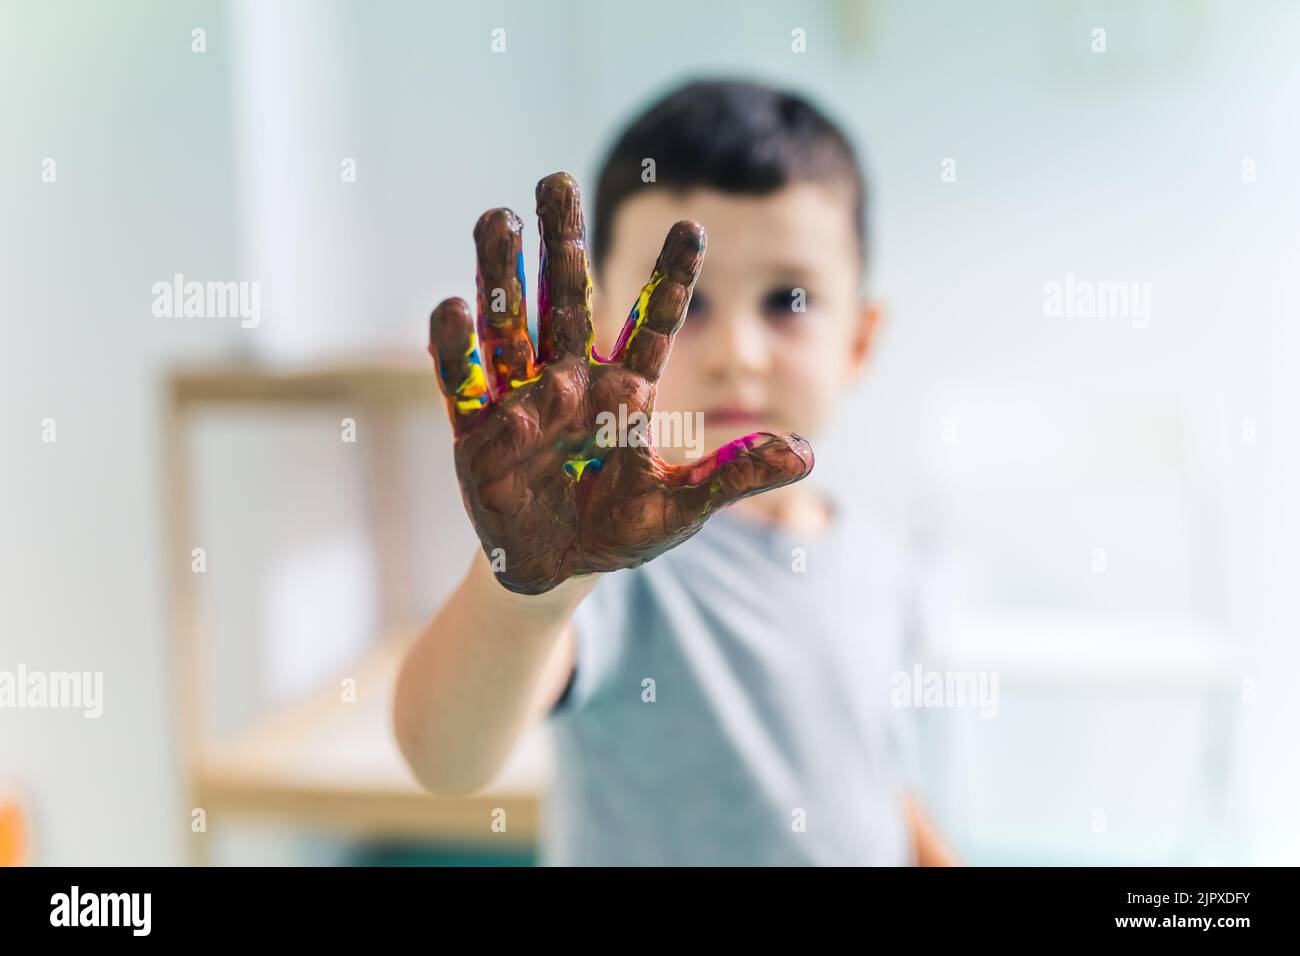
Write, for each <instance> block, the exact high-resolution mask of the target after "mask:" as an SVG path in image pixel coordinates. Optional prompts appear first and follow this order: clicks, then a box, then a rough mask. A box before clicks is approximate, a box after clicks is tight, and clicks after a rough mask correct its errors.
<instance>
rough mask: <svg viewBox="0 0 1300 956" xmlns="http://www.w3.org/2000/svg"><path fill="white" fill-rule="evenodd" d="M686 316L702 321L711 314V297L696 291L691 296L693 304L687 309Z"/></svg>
mask: <svg viewBox="0 0 1300 956" xmlns="http://www.w3.org/2000/svg"><path fill="white" fill-rule="evenodd" d="M686 314H687V315H688V316H690V317H691V318H693V319H702V318H704V317H705V316H706V315H708V314H709V297H708V296H707V295H705V294H704V293H703V292H701V291H700V290H699V289H696V290H695V292H694V294H693V295H692V296H691V304H690V305H689V306H687V307H686Z"/></svg>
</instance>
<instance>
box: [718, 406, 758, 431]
mask: <svg viewBox="0 0 1300 956" xmlns="http://www.w3.org/2000/svg"><path fill="white" fill-rule="evenodd" d="M765 418H766V416H764V415H763V414H762V413H761V412H759V411H757V410H755V409H751V408H742V407H740V406H738V405H719V406H718V407H717V408H711V409H709V410H708V411H707V412H705V413H704V421H705V424H707V425H718V426H725V427H728V428H730V427H734V426H737V425H742V426H743V425H759V424H762V422H763V421H764V420H765Z"/></svg>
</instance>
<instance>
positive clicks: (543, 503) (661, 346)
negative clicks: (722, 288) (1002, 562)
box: [429, 173, 813, 594]
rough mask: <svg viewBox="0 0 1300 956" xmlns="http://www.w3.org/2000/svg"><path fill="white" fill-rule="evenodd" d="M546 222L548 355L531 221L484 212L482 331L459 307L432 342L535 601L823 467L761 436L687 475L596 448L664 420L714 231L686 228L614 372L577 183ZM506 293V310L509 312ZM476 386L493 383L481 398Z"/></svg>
mask: <svg viewBox="0 0 1300 956" xmlns="http://www.w3.org/2000/svg"><path fill="white" fill-rule="evenodd" d="M537 216H538V221H539V228H540V231H541V241H542V267H541V274H540V276H539V280H538V301H539V311H538V349H537V353H536V355H535V354H534V351H533V347H532V342H531V340H530V339H529V337H528V330H527V318H526V315H527V313H526V306H525V303H524V301H523V294H522V277H520V276H519V274H518V270H519V265H518V263H519V251H520V249H521V248H522V245H521V243H522V223H520V222H519V219H518V217H517V216H515V215H514V213H512V212H510V211H509V210H507V209H494V210H491V211H489V212H487V213H485V214H484V215H483V217H482V218H481V219H480V220H479V222H478V225H477V226H476V228H475V230H474V239H475V245H476V247H477V250H478V257H479V263H478V272H479V295H478V323H477V330H476V329H475V323H474V322H473V321H472V320H471V318H470V312H469V306H468V305H467V304H466V303H465V302H464V301H463V300H461V299H447V300H446V301H444V302H443V303H441V304H440V305H439V306H438V308H437V309H435V310H434V313H433V316H432V319H431V322H430V336H429V351H430V353H431V354H432V355H433V357H434V360H435V363H436V364H437V366H438V370H439V384H440V386H441V388H442V391H443V393H444V395H446V396H447V407H448V413H449V415H450V416H451V421H452V427H453V431H454V433H455V462H456V475H457V478H458V480H459V482H460V488H461V495H462V498H463V500H464V503H465V508H466V510H467V511H468V513H469V516H470V520H471V521H472V522H473V524H474V529H475V531H477V533H478V536H479V540H480V542H481V543H482V545H483V549H484V551H485V552H486V553H487V555H488V556H489V558H491V557H493V555H494V553H495V552H496V551H497V549H500V551H501V553H502V554H503V555H504V558H505V567H504V569H497V570H496V577H497V580H498V581H500V582H501V584H502V585H503V586H504V587H506V588H509V589H510V590H512V591H516V592H519V593H523V594H540V593H543V592H545V591H549V590H550V589H551V588H553V587H555V586H556V585H557V584H559V583H560V582H562V581H564V580H566V579H567V578H569V577H571V576H573V575H577V574H589V573H592V572H598V571H615V570H618V569H620V568H632V567H637V566H638V565H641V564H644V563H645V562H646V561H649V560H651V559H653V558H655V557H657V556H658V555H660V554H663V553H664V552H665V551H668V550H669V549H670V548H673V547H676V546H677V545H679V544H681V543H682V542H683V541H685V540H686V539H687V538H689V537H691V536H692V535H694V534H695V533H696V532H697V531H699V530H700V528H701V527H702V526H703V525H704V522H705V521H706V520H708V518H709V516H710V515H711V514H713V513H714V511H716V510H717V509H718V508H721V507H725V506H726V505H729V504H732V503H733V502H736V501H739V500H740V499H742V498H745V497H748V496H750V495H754V494H758V493H760V492H763V491H767V490H770V489H772V488H778V487H780V486H782V485H786V484H789V483H790V482H793V481H798V480H799V479H800V478H803V477H804V476H805V475H807V474H808V473H809V472H810V471H811V470H812V467H813V454H812V449H811V447H809V445H808V442H807V441H806V440H805V439H803V438H802V437H800V436H798V435H793V434H791V435H773V434H767V433H760V434H755V435H749V436H746V437H745V438H743V439H737V440H736V441H734V442H730V443H728V444H727V445H725V446H723V447H722V448H720V449H718V450H717V451H715V452H714V453H713V454H711V455H709V456H707V457H705V458H702V459H700V460H698V461H695V462H692V463H691V464H689V465H681V466H673V465H669V464H668V463H667V462H665V461H664V460H663V459H662V458H661V457H660V456H659V455H658V453H657V452H656V451H655V449H654V448H653V447H636V446H633V447H622V446H620V447H605V446H601V445H599V444H597V441H596V436H597V433H598V432H599V424H598V416H599V415H600V413H602V412H610V413H613V414H614V415H617V414H618V411H619V405H620V404H622V405H624V406H626V411H627V414H628V415H631V414H632V413H633V412H636V411H640V412H643V413H644V414H646V415H647V416H649V415H650V414H651V413H652V412H653V410H654V400H655V385H656V382H657V381H658V380H659V376H660V375H661V374H662V372H663V369H664V366H665V365H666V363H667V361H668V356H669V352H670V350H671V348H672V341H673V336H674V335H675V334H676V333H677V331H678V329H680V328H681V325H682V321H683V319H684V317H685V315H686V308H687V306H688V305H689V303H690V298H691V292H692V290H693V289H694V287H695V281H696V279H697V278H698V277H699V274H700V268H701V265H702V263H703V259H704V249H705V234H704V229H703V228H702V227H701V226H700V225H699V224H698V223H694V222H690V221H682V222H679V223H677V224H676V225H675V226H673V228H672V229H671V230H670V231H669V234H668V238H667V240H666V241H665V243H664V247H663V251H662V252H661V253H660V255H659V259H658V261H657V262H656V264H655V270H654V273H653V275H652V276H651V279H650V282H649V283H648V284H647V289H648V290H649V295H648V297H647V298H645V299H644V312H645V314H644V316H641V315H639V314H637V311H636V310H635V309H634V312H633V314H632V315H630V316H629V317H628V321H627V324H626V326H625V327H624V330H623V333H622V335H620V336H619V341H618V344H617V345H616V347H615V349H614V352H613V353H612V354H611V355H610V357H609V358H608V359H605V358H601V357H600V356H598V355H596V354H595V352H594V351H593V342H594V338H595V333H594V330H593V327H592V321H591V289H592V283H591V271H590V264H589V258H588V255H587V245H586V230H585V227H584V224H583V216H582V200H581V194H580V192H579V190H578V184H577V182H576V181H575V180H574V179H573V177H571V176H569V175H568V174H567V173H555V174H553V175H551V176H548V177H546V178H545V179H543V180H542V181H541V182H540V183H538V186H537ZM496 290H501V292H500V293H499V294H498V293H497V291H496ZM494 295H495V297H496V298H495V301H496V302H497V303H503V304H504V307H503V308H502V309H500V310H499V311H496V310H493V308H492V306H493V304H494V299H493V297H494ZM485 306H486V307H485ZM476 350H477V353H478V354H479V355H481V356H482V364H483V366H484V371H483V372H482V373H476V372H475V368H474V360H473V356H474V355H475V353H476ZM477 374H481V375H483V376H484V377H486V379H487V381H488V385H489V387H488V388H487V389H486V390H485V391H484V392H483V393H482V394H481V395H476V385H475V382H476V381H477V379H476V375H477Z"/></svg>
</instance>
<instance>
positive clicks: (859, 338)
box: [849, 299, 885, 382]
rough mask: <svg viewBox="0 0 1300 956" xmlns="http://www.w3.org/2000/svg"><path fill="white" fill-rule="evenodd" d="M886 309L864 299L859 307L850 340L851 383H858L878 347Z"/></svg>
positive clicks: (877, 303)
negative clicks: (868, 360) (877, 340)
mask: <svg viewBox="0 0 1300 956" xmlns="http://www.w3.org/2000/svg"><path fill="white" fill-rule="evenodd" d="M884 320H885V307H884V306H883V305H881V304H880V303H879V302H873V301H871V300H870V299H863V300H862V302H861V303H859V305H858V312H857V316H856V317H855V320H854V324H853V337H852V338H851V339H850V340H849V381H850V382H856V381H857V380H858V379H859V378H861V377H862V372H863V370H864V369H865V368H866V367H867V359H869V358H870V357H871V353H872V352H873V351H874V349H875V346H876V338H877V336H878V335H879V333H880V327H881V326H882V325H883V324H884Z"/></svg>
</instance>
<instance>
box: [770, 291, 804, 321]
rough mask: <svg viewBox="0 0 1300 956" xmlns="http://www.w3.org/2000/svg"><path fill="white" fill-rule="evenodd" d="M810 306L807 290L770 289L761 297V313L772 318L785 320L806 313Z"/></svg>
mask: <svg viewBox="0 0 1300 956" xmlns="http://www.w3.org/2000/svg"><path fill="white" fill-rule="evenodd" d="M811 304H812V302H811V297H810V296H809V295H808V290H807V289H803V288H780V289H772V290H770V291H769V292H768V293H767V294H766V295H765V296H763V313H764V314H765V315H768V316H771V317H772V318H787V317H792V316H795V315H798V314H799V313H801V312H806V311H807V310H808V308H809V306H810V305H811Z"/></svg>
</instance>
